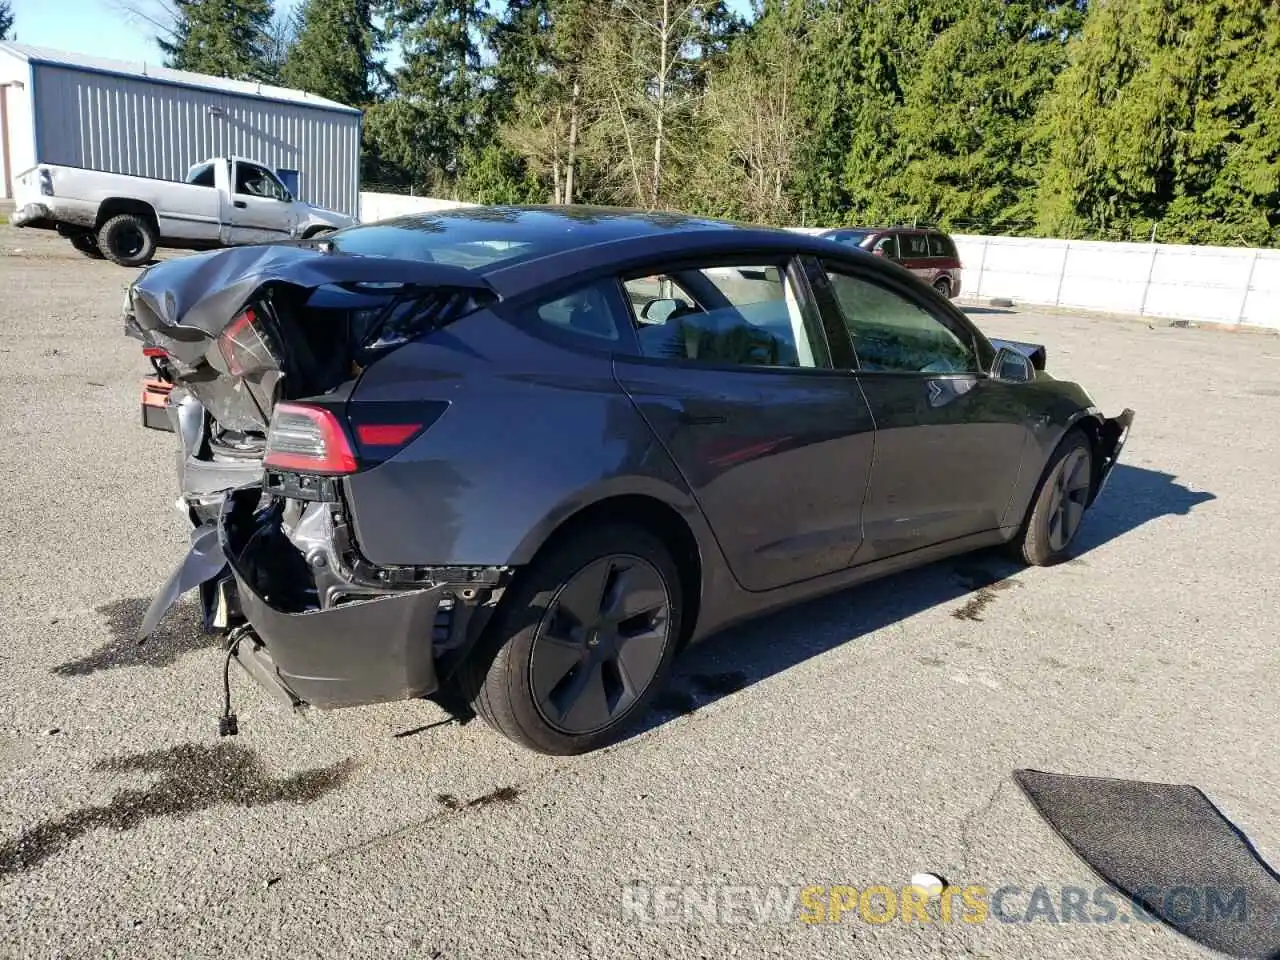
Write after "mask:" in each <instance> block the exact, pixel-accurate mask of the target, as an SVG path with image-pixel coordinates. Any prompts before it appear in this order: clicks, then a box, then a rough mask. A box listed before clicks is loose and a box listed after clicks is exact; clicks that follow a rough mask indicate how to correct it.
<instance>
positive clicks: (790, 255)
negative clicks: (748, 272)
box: [614, 250, 843, 376]
mask: <svg viewBox="0 0 1280 960" xmlns="http://www.w3.org/2000/svg"><path fill="white" fill-rule="evenodd" d="M799 259H800V255H799V254H797V253H796V252H794V251H779V250H772V251H764V252H761V253H754V254H753V253H731V254H716V253H699V254H689V255H686V256H680V257H676V258H671V257H665V258H657V259H655V260H653V261H648V262H646V263H644V264H641V265H638V266H635V265H633V266H631V267H629V268H627V269H625V270H621V271H617V272H615V273H614V279H615V281H616V282H617V286H618V290H619V293H620V295H621V297H622V300H623V302H624V303H626V304H628V307H627V316H628V317H630V316H631V315H632V311H631V309H630V306H629V304H630V301H629V299H628V297H627V294H626V287H625V285H626V283H627V281H628V280H636V279H639V278H641V277H649V276H653V275H654V274H658V273H661V274H672V275H674V274H679V273H683V272H688V271H691V270H705V269H707V268H708V267H758V266H761V265H769V264H773V263H776V264H777V265H778V266H779V267H780V268H781V273H782V280H783V283H784V284H787V283H790V284H791V285H792V287H793V288H794V292H795V297H796V304H797V306H798V307H799V309H800V315H801V318H802V319H803V322H804V327H805V332H806V333H807V334H808V336H809V341H810V344H809V346H810V349H811V350H812V352H813V355H814V365H813V366H812V367H800V366H796V367H784V366H775V365H772V364H755V363H716V362H712V361H708V360H690V359H688V358H687V357H686V358H679V357H650V356H647V355H645V354H644V353H642V352H641V350H640V341H639V337H638V336H636V335H635V333H634V331H635V327H634V326H632V328H631V329H632V331H633V335H632V336H633V339H634V341H635V344H634V353H632V354H630V355H628V360H637V361H641V362H644V363H653V364H663V365H671V366H677V367H681V368H683V369H689V370H715V371H739V372H743V373H787V374H797V373H799V374H805V375H808V374H813V373H820V374H826V375H828V376H830V375H831V374H832V373H833V372H835V373H839V372H843V371H841V369H840V368H839V367H836V366H835V364H834V359H833V357H832V353H831V343H830V340H829V338H828V336H827V331H826V329H825V324H824V323H823V322H822V314H821V311H820V309H819V308H818V307H817V305H816V304H815V303H814V300H813V296H812V291H811V290H810V289H809V286H808V283H807V281H806V278H805V276H804V272H803V270H801V269H800V268H799V266H798V261H799ZM784 290H785V287H784ZM685 292H686V293H690V295H692V296H694V297H695V299H696V294H693V293H692V291H688V290H686V291H685ZM824 362H825V364H826V365H825V366H824V365H823V363H824Z"/></svg>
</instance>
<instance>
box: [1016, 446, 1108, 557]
mask: <svg viewBox="0 0 1280 960" xmlns="http://www.w3.org/2000/svg"><path fill="white" fill-rule="evenodd" d="M1092 485H1093V447H1092V445H1091V444H1090V443H1089V438H1088V437H1086V436H1085V435H1084V434H1083V433H1082V432H1081V431H1079V430H1075V429H1073V430H1072V431H1071V432H1070V433H1068V434H1067V435H1066V437H1064V438H1063V441H1062V443H1060V444H1059V445H1058V449H1057V450H1056V451H1054V455H1053V459H1052V460H1051V461H1050V464H1049V466H1048V467H1047V468H1046V470H1045V475H1044V479H1043V480H1041V481H1040V489H1039V490H1038V491H1037V492H1036V498H1035V501H1034V503H1033V504H1032V507H1031V513H1030V515H1029V516H1028V517H1027V521H1026V523H1025V524H1024V525H1023V528H1022V534H1021V536H1020V537H1019V538H1018V539H1017V540H1016V541H1014V544H1013V545H1014V547H1015V548H1016V550H1017V553H1018V555H1019V556H1021V558H1022V559H1023V560H1025V561H1026V562H1027V563H1029V564H1031V565H1032V566H1037V567H1044V566H1049V565H1051V564H1054V563H1059V562H1061V561H1063V560H1065V559H1066V558H1067V556H1068V553H1067V549H1068V548H1069V547H1070V546H1071V541H1072V540H1074V539H1075V536H1076V534H1077V533H1078V532H1079V530H1080V523H1081V521H1082V520H1083V519H1084V512H1085V508H1086V507H1087V506H1088V504H1089V493H1090V490H1091V488H1092Z"/></svg>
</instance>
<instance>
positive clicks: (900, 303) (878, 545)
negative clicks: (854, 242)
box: [818, 262, 1031, 562]
mask: <svg viewBox="0 0 1280 960" xmlns="http://www.w3.org/2000/svg"><path fill="white" fill-rule="evenodd" d="M876 273H878V271H876ZM823 277H825V281H826V283H827V285H828V286H827V289H826V291H825V294H826V295H825V296H819V298H818V299H819V302H820V303H823V304H824V305H825V306H826V308H827V309H834V310H836V311H837V313H838V316H839V320H838V321H837V322H839V323H841V324H842V325H843V327H844V328H845V329H846V330H847V331H848V333H849V334H850V336H851V338H852V345H853V350H854V354H855V358H856V363H857V371H858V380H859V382H860V383H861V385H862V391H863V393H864V395H865V396H866V399H867V403H868V404H869V406H870V409H871V414H872V417H873V419H874V420H875V424H876V433H875V463H874V465H873V467H872V470H871V482H870V487H869V489H868V491H867V500H866V504H865V506H864V508H863V528H864V531H865V535H866V544H865V545H864V548H863V550H862V552H861V553H860V554H859V555H858V560H859V562H862V561H865V560H875V559H879V558H881V557H886V556H892V555H894V554H900V553H906V552H908V551H911V550H915V549H918V548H920V547H925V546H929V545H931V544H935V543H942V542H945V541H947V540H952V539H955V538H957V537H963V536H967V535H969V534H974V533H980V532H983V531H989V530H994V529H996V528H997V527H999V526H1001V523H1002V520H1003V518H1004V515H1005V512H1006V510H1007V509H1008V505H1009V502H1010V498H1011V497H1012V494H1013V489H1014V485H1015V483H1016V481H1017V478H1018V472H1019V469H1020V465H1021V461H1022V457H1023V453H1024V449H1025V447H1026V445H1027V443H1028V442H1029V440H1030V437H1031V433H1030V425H1029V423H1028V416H1027V409H1026V405H1025V403H1024V402H1023V401H1022V400H1021V399H1020V395H1019V394H1018V393H1017V387H1018V385H1013V384H1008V383H1004V382H1001V381H997V380H992V379H991V378H989V377H988V376H987V375H986V374H985V373H984V372H982V371H981V370H980V369H979V363H978V356H977V350H976V347H975V339H974V333H973V331H972V329H970V328H969V327H968V326H967V325H966V324H964V323H963V322H962V321H960V320H959V319H958V318H956V317H954V316H952V315H951V314H949V313H944V312H942V311H936V312H935V311H934V310H933V309H932V308H931V306H927V305H926V302H925V301H924V300H923V298H917V296H916V293H917V292H916V291H914V290H912V289H909V285H907V284H897V283H894V281H893V280H892V279H891V278H887V277H881V276H874V275H872V273H871V272H868V271H862V270H859V268H858V267H857V266H856V265H854V264H836V263H832V262H827V263H826V264H824V274H822V275H820V277H819V282H821V280H822V278H823Z"/></svg>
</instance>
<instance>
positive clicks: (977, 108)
mask: <svg viewBox="0 0 1280 960" xmlns="http://www.w3.org/2000/svg"><path fill="white" fill-rule="evenodd" d="M955 6H957V7H958V9H960V11H961V12H960V16H959V19H957V20H956V21H955V22H954V23H952V24H951V25H950V26H948V27H947V28H946V29H944V30H943V31H942V32H941V33H940V34H939V35H938V36H937V38H936V39H934V40H933V41H932V42H931V43H930V44H929V47H928V50H927V52H926V53H925V54H924V56H923V58H922V59H921V61H920V66H919V69H918V72H916V73H915V74H914V76H913V77H912V78H911V80H910V82H909V84H908V87H907V89H906V97H905V103H904V108H903V110H902V113H901V116H900V126H899V129H898V134H899V137H900V142H899V148H900V152H901V155H902V157H903V162H904V166H903V168H902V175H901V187H900V193H901V195H902V208H901V209H900V210H898V211H897V212H896V213H897V216H899V217H901V218H903V219H906V218H911V219H921V220H926V221H933V222H938V223H940V224H942V225H943V226H947V227H958V228H960V229H968V230H970V231H971V232H985V231H988V230H992V229H996V230H1000V231H1001V232H1004V231H1013V232H1018V231H1022V232H1026V231H1027V228H1029V227H1030V225H1031V222H1032V221H1033V219H1034V215H1035V210H1034V204H1033V199H1034V194H1035V187H1036V183H1037V181H1038V178H1039V173H1040V169H1041V167H1042V156H1041V151H1039V150H1038V149H1037V145H1036V141H1035V132H1036V113H1037V109H1038V108H1039V105H1040V102H1041V99H1042V98H1043V97H1044V95H1045V94H1046V93H1047V92H1048V90H1049V89H1050V88H1051V87H1052V85H1053V81H1054V79H1055V78H1056V76H1057V75H1058V73H1059V72H1060V71H1061V69H1062V67H1063V65H1064V64H1065V61H1066V49H1067V43H1068V41H1069V39H1070V38H1071V37H1073V36H1074V35H1075V34H1076V33H1077V32H1078V30H1079V28H1080V24H1081V21H1082V20H1083V11H1082V10H1081V9H1080V8H1079V6H1078V5H1077V4H1076V3H1067V4H1058V3H1045V2H1044V0H961V2H960V3H959V4H956V5H955Z"/></svg>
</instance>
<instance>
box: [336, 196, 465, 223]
mask: <svg viewBox="0 0 1280 960" xmlns="http://www.w3.org/2000/svg"><path fill="white" fill-rule="evenodd" d="M473 206H475V204H473V203H462V202H460V201H458V200H440V199H437V198H436V197H408V196H402V195H401V194H398V193H364V192H362V193H361V194H360V222H361V223H373V222H374V221H375V220H386V219H388V218H390V217H398V216H401V215H402V214H406V213H432V212H434V211H436V210H452V209H454V208H455V207H473Z"/></svg>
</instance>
